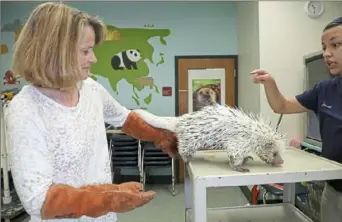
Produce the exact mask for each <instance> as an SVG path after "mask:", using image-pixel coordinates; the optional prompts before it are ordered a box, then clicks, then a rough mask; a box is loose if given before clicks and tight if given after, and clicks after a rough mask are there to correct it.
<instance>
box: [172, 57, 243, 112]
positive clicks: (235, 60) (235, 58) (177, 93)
mask: <svg viewBox="0 0 342 222" xmlns="http://www.w3.org/2000/svg"><path fill="white" fill-rule="evenodd" d="M180 59H234V66H235V83H234V84H235V91H234V94H235V106H238V104H239V101H238V76H239V69H238V64H239V63H238V56H237V55H181V56H175V116H179V111H178V110H179V106H178V102H179V100H178V99H179V98H178V97H179V92H178V90H179V89H178V78H179V73H178V66H179V60H180Z"/></svg>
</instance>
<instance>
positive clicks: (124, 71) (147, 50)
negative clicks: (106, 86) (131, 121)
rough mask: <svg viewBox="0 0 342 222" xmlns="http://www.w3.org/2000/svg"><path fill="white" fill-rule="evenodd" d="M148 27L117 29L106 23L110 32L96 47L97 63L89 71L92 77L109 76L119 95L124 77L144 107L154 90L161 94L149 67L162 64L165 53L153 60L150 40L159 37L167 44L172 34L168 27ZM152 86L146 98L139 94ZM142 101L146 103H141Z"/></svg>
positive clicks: (140, 105) (152, 48) (138, 102)
mask: <svg viewBox="0 0 342 222" xmlns="http://www.w3.org/2000/svg"><path fill="white" fill-rule="evenodd" d="M145 27H147V28H118V27H115V26H112V25H107V29H108V34H107V38H106V40H105V41H104V43H103V44H101V45H99V46H98V47H96V48H95V49H94V52H95V55H96V57H97V60H98V61H97V63H96V64H94V65H93V66H92V68H91V70H90V72H91V73H93V74H92V78H93V79H95V80H97V76H101V77H104V78H107V79H108V81H109V83H110V86H111V88H112V90H113V91H114V92H115V93H116V94H119V92H118V90H117V87H118V83H119V82H120V81H121V80H126V81H127V83H128V84H130V85H131V86H132V90H133V95H132V99H133V100H134V102H135V104H136V105H137V106H139V107H141V108H144V106H145V105H148V104H150V103H151V101H152V95H153V94H154V93H158V94H159V93H160V87H159V86H157V85H155V84H154V79H153V78H152V77H149V74H150V73H149V72H150V71H149V66H148V64H147V63H148V62H149V63H150V65H155V66H160V65H162V64H163V63H164V53H162V52H161V53H160V54H159V58H158V60H157V61H154V60H153V53H154V47H153V45H151V44H150V43H149V40H150V39H151V38H154V37H158V38H159V42H160V43H161V44H163V45H166V44H167V43H166V40H165V37H167V36H169V35H170V33H171V31H170V30H169V29H153V28H149V27H153V25H145ZM144 87H149V88H150V92H149V93H148V95H147V96H145V98H142V100H140V99H141V97H140V95H139V92H140V91H141V90H142V89H144ZM141 101H142V102H143V103H144V104H141Z"/></svg>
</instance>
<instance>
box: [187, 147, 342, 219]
mask: <svg viewBox="0 0 342 222" xmlns="http://www.w3.org/2000/svg"><path fill="white" fill-rule="evenodd" d="M253 158H254V160H252V161H249V162H247V163H246V167H248V168H249V169H250V172H248V173H240V172H236V171H233V170H231V168H230V167H229V163H228V158H227V154H226V153H225V152H219V151H213V152H209V151H205V152H199V153H198V154H197V155H196V156H195V157H194V159H193V160H192V161H191V162H190V163H189V164H187V165H186V170H185V184H184V189H185V190H184V192H185V221H186V222H261V221H262V222H288V221H292V222H305V221H311V220H310V219H309V217H307V216H306V215H304V214H303V213H301V212H300V211H299V210H298V209H297V208H296V207H295V206H294V203H295V190H294V185H295V184H294V183H296V182H302V181H314V180H316V181H318V180H329V179H342V164H339V163H336V162H333V161H330V160H327V159H325V158H322V157H319V156H317V155H314V154H310V153H308V152H305V151H302V150H299V149H295V148H291V147H288V148H287V149H286V151H285V153H284V155H283V159H284V164H283V166H281V167H273V166H270V165H267V164H265V163H264V162H262V161H261V160H260V158H258V157H256V156H253ZM270 183H284V196H283V203H282V204H270V205H249V206H236V207H226V208H213V209H207V197H206V196H207V188H208V187H227V186H248V185H255V184H259V185H260V184H270ZM227 198H229V197H227Z"/></svg>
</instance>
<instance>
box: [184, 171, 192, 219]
mask: <svg viewBox="0 0 342 222" xmlns="http://www.w3.org/2000/svg"><path fill="white" fill-rule="evenodd" d="M192 186H193V185H192V181H191V178H190V176H189V172H188V169H187V167H185V170H184V199H185V220H184V221H185V222H187V218H188V217H187V211H188V210H190V209H191V208H192Z"/></svg>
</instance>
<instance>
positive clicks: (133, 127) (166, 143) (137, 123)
mask: <svg viewBox="0 0 342 222" xmlns="http://www.w3.org/2000/svg"><path fill="white" fill-rule="evenodd" d="M122 131H123V132H124V133H125V134H127V135H129V136H132V137H134V138H136V139H139V140H143V141H152V142H154V144H155V145H156V146H157V147H158V148H161V149H162V150H163V151H164V152H166V153H167V154H168V155H169V156H170V157H171V158H173V157H175V156H177V155H178V147H177V137H176V135H175V134H174V133H173V132H170V131H168V130H164V129H159V128H155V127H152V126H151V125H149V124H148V123H146V122H145V120H143V119H142V118H141V117H140V116H139V115H138V114H136V113H135V112H134V111H132V112H131V113H130V114H129V115H128V117H127V120H126V122H125V123H124V125H123V126H122Z"/></svg>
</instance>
